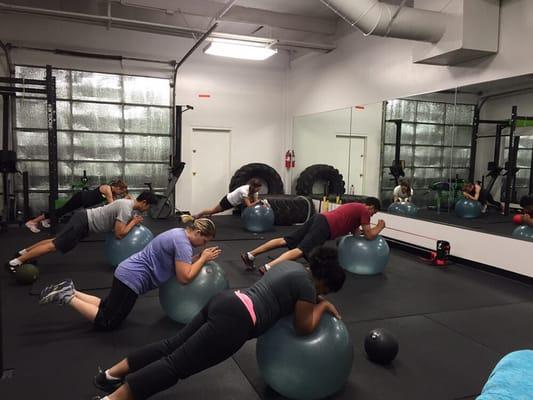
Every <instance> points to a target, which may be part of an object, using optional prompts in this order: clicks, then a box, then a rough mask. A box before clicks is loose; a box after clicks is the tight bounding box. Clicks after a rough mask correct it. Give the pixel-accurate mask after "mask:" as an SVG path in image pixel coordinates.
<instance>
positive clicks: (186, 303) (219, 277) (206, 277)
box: [159, 261, 229, 324]
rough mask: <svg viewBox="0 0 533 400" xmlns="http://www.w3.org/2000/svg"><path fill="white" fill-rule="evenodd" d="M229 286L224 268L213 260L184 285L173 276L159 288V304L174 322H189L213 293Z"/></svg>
mask: <svg viewBox="0 0 533 400" xmlns="http://www.w3.org/2000/svg"><path fill="white" fill-rule="evenodd" d="M228 287H229V282H228V279H227V278H226V273H225V272H224V270H223V269H222V268H221V267H220V265H218V264H217V263H216V262H214V261H210V262H208V263H206V264H205V265H204V266H203V267H202V269H201V270H200V272H199V273H198V275H197V276H196V278H194V280H193V281H192V282H190V283H188V284H186V285H184V284H181V283H179V282H178V281H177V280H176V278H175V277H173V278H171V279H169V280H168V281H167V282H166V283H165V284H164V285H163V286H161V288H159V304H161V307H162V308H163V311H165V313H166V314H167V315H168V316H169V318H171V319H173V320H174V321H176V322H180V323H182V324H187V323H189V322H190V321H191V320H192V319H193V318H194V316H195V315H196V314H198V312H200V310H201V309H202V308H203V307H204V306H205V305H206V304H207V302H208V301H209V299H211V297H213V296H214V295H215V294H217V293H220V292H222V291H223V290H226V289H227V288H228Z"/></svg>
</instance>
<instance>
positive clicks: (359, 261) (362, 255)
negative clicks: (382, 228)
mask: <svg viewBox="0 0 533 400" xmlns="http://www.w3.org/2000/svg"><path fill="white" fill-rule="evenodd" d="M338 251H339V264H340V265H341V267H342V268H344V269H345V270H347V271H349V272H352V273H354V274H358V275H376V274H381V273H382V272H383V271H384V270H385V266H386V265H387V262H388V261H389V253H390V249H389V245H388V244H387V241H386V240H385V239H383V237H381V236H380V235H378V236H377V237H376V238H375V239H373V240H367V239H365V237H364V236H353V235H347V236H344V237H343V238H342V239H341V240H340V242H339V247H338Z"/></svg>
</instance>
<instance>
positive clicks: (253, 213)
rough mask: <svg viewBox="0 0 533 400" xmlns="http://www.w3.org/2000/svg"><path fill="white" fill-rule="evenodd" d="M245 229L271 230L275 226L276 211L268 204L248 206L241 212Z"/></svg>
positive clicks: (250, 230)
mask: <svg viewBox="0 0 533 400" xmlns="http://www.w3.org/2000/svg"><path fill="white" fill-rule="evenodd" d="M241 219H242V223H243V225H244V229H246V230H247V231H249V232H255V233H261V232H267V231H271V230H272V228H273V226H274V211H272V208H270V207H268V206H264V205H261V204H256V205H255V206H252V207H246V208H245V209H244V211H243V212H242V214H241Z"/></svg>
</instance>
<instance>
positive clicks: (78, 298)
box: [39, 218, 221, 331]
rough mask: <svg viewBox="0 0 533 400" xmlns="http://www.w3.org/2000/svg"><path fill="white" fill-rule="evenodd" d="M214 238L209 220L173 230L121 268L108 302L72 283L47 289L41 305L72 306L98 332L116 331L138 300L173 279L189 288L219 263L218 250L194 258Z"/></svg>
mask: <svg viewBox="0 0 533 400" xmlns="http://www.w3.org/2000/svg"><path fill="white" fill-rule="evenodd" d="M214 237H215V224H214V223H213V221H211V220H210V219H207V218H200V219H197V220H195V221H194V222H193V223H192V224H191V225H190V226H188V227H187V228H185V229H182V228H175V229H170V230H168V231H166V232H163V233H161V234H160V235H158V236H156V237H155V238H154V239H153V240H152V241H151V242H150V243H149V244H148V245H147V246H146V247H145V248H144V249H143V250H142V251H140V252H138V253H135V254H134V255H132V256H131V257H129V258H128V259H126V260H124V261H123V262H121V263H120V264H119V265H118V267H117V269H116V270H115V275H114V277H113V284H112V286H111V291H110V292H109V294H108V296H107V297H106V298H105V299H104V300H102V299H100V298H99V297H96V296H92V295H89V294H86V293H82V292H79V291H77V290H76V289H75V288H74V284H73V282H72V280H70V279H69V280H66V281H63V282H60V283H58V284H56V285H52V286H48V287H46V288H44V289H43V291H42V292H41V296H40V301H39V303H40V304H48V303H56V304H60V305H65V304H68V305H69V306H70V307H72V308H73V309H75V310H76V311H78V312H79V313H80V314H81V315H82V316H83V317H85V318H86V319H88V320H89V321H91V322H93V324H94V327H95V328H96V329H98V330H104V331H109V330H112V329H115V328H117V327H118V326H119V325H120V324H121V323H122V321H123V320H124V319H125V318H126V317H127V316H128V314H129V313H130V311H131V309H132V308H133V306H134V305H135V302H136V301H137V297H138V296H140V295H142V294H144V293H146V292H148V291H150V290H152V289H155V288H158V287H159V286H161V285H162V284H163V283H165V282H166V281H168V280H169V279H172V278H174V279H177V280H178V282H180V283H182V284H187V283H189V282H191V281H192V280H193V279H194V278H195V277H196V275H198V273H199V272H200V270H201V269H202V267H203V266H204V264H205V263H207V262H208V261H212V260H214V259H216V258H217V257H218V256H219V255H220V252H221V250H220V249H219V248H218V247H208V248H206V249H205V250H204V251H202V253H201V254H200V255H198V256H196V257H193V247H201V246H205V244H206V243H207V242H209V241H210V240H211V239H213V238H214Z"/></svg>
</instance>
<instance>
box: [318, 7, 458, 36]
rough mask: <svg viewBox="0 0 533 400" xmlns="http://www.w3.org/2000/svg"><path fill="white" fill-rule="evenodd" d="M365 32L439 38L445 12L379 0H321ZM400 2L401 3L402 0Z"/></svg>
mask: <svg viewBox="0 0 533 400" xmlns="http://www.w3.org/2000/svg"><path fill="white" fill-rule="evenodd" d="M320 2H321V3H322V4H324V5H325V6H327V7H328V8H329V9H331V10H332V11H333V12H335V13H336V14H337V15H338V16H340V17H341V18H342V19H344V20H345V21H346V22H348V23H349V24H350V25H351V26H352V27H356V28H357V29H359V30H360V31H361V32H363V34H364V35H365V36H369V35H377V36H388V37H395V38H398V39H409V40H417V41H423V42H432V43H435V42H438V41H439V40H440V39H441V38H442V36H443V34H444V32H445V30H446V21H447V19H448V18H449V16H448V15H447V14H444V13H440V12H435V11H427V10H421V9H417V8H412V7H403V8H402V7H401V6H400V7H398V6H395V5H391V4H385V3H381V2H380V1H379V0H320ZM402 5H403V4H402Z"/></svg>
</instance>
